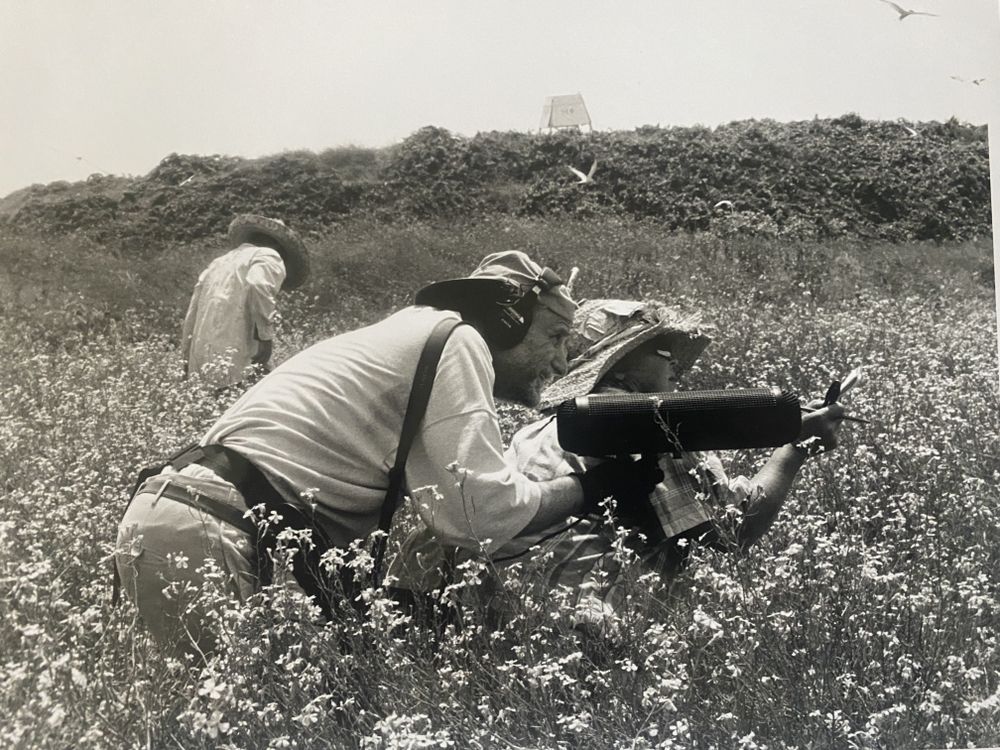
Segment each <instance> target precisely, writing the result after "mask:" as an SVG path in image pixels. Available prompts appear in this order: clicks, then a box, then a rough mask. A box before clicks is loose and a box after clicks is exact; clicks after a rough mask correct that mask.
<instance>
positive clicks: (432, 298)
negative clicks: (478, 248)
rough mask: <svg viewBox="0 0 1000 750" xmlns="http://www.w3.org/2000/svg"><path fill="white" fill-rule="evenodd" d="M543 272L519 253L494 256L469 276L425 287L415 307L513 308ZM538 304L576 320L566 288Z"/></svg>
mask: <svg viewBox="0 0 1000 750" xmlns="http://www.w3.org/2000/svg"><path fill="white" fill-rule="evenodd" d="M542 271H543V269H542V267H541V266H540V265H538V264H537V263H535V261H533V260H532V259H531V258H529V257H528V256H527V255H525V254H524V253H522V252H521V251H519V250H505V251H503V252H499V253H492V254H490V255H487V256H486V257H485V258H483V260H482V261H481V262H480V264H479V266H478V267H477V268H476V270H475V271H473V272H472V273H471V274H469V275H468V276H465V277H463V278H460V279H448V280H446V281H438V282H436V283H434V284H429V285H428V286H425V287H424V288H423V289H421V290H420V291H419V292H417V295H416V297H415V298H414V303H415V304H418V305H431V306H432V307H439V308H441V309H442V310H457V311H458V312H468V311H470V310H477V309H482V308H483V307H484V306H487V305H490V304H501V305H503V304H510V303H511V302H514V301H516V300H517V299H518V298H519V297H521V296H522V295H523V294H524V293H525V292H527V291H528V290H529V289H531V287H532V286H533V285H534V284H535V282H536V281H537V280H538V278H539V277H540V276H541V275H542ZM538 301H539V302H540V303H541V304H543V305H544V306H545V307H547V308H549V309H550V310H552V311H553V312H554V313H556V314H557V315H560V316H562V317H564V318H565V319H566V320H572V319H573V313H574V311H575V310H576V303H575V302H574V301H573V300H572V298H571V297H570V295H569V292H568V290H567V288H566V285H565V284H562V283H561V284H559V285H558V286H556V287H554V288H552V289H549V290H547V291H545V292H543V293H542V294H541V295H540V296H539V298H538Z"/></svg>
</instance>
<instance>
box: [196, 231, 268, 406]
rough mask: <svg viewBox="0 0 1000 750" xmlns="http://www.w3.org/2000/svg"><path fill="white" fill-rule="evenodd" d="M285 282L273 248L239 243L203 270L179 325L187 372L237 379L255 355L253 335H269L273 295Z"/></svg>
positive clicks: (219, 380)
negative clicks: (181, 323) (181, 324)
mask: <svg viewBox="0 0 1000 750" xmlns="http://www.w3.org/2000/svg"><path fill="white" fill-rule="evenodd" d="M284 281H285V264H284V263H283V262H282V260H281V256H280V255H279V254H278V252H277V251H276V250H272V249H271V248H269V247H255V246H254V245H249V244H243V245H240V246H239V247H237V248H236V249H235V250H231V251H230V252H228V253H226V254H225V255H222V256H220V257H218V258H216V259H215V260H213V261H212V262H211V263H210V264H209V266H208V268H206V269H205V270H204V271H202V273H201V276H199V277H198V283H197V284H196V285H195V288H194V294H192V296H191V302H190V304H189V305H188V311H187V315H186V316H185V318H184V325H183V327H182V330H181V349H182V354H183V356H184V358H185V360H187V371H188V372H189V373H194V372H199V371H200V372H201V373H202V374H203V376H204V377H206V378H208V379H209V381H210V382H211V383H212V384H214V385H216V386H225V385H232V384H234V383H238V382H240V381H241V380H242V379H243V376H244V370H245V369H246V367H247V366H248V365H249V364H250V362H251V361H252V360H253V358H254V357H255V356H256V354H257V347H258V340H260V341H267V340H269V339H271V338H272V337H273V335H274V329H273V326H274V311H275V295H276V294H277V293H278V290H279V289H280V288H281V285H282V283H284Z"/></svg>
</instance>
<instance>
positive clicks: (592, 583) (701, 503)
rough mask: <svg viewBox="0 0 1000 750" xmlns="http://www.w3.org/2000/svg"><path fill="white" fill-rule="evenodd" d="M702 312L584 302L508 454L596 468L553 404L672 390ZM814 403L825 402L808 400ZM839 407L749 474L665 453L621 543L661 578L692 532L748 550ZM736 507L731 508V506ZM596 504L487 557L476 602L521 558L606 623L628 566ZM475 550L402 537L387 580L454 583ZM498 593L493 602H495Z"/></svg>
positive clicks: (817, 414) (423, 587)
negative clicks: (562, 433)
mask: <svg viewBox="0 0 1000 750" xmlns="http://www.w3.org/2000/svg"><path fill="white" fill-rule="evenodd" d="M710 330H711V329H710V328H708V327H706V326H704V325H701V324H699V321H698V319H697V317H695V316H686V315H683V314H682V313H681V312H680V311H678V310H677V309H676V308H672V307H670V306H668V305H666V304H663V303H661V302H656V301H635V300H609V299H598V300H590V301H587V302H584V303H583V304H582V305H581V306H580V308H579V309H578V311H577V315H576V318H575V323H574V326H573V334H572V336H571V339H570V343H569V353H570V356H571V357H572V359H571V361H570V365H569V372H568V373H567V374H566V375H565V376H563V377H561V378H559V379H558V380H556V381H555V382H553V383H552V384H551V385H549V386H548V387H547V388H546V389H545V391H544V393H543V394H542V398H541V401H540V404H539V408H540V410H541V411H542V412H543V413H546V412H547V413H548V414H547V416H545V417H543V418H542V419H540V420H538V421H535V422H532V423H530V424H528V425H526V426H525V427H523V428H521V429H520V430H519V431H518V432H517V433H516V434H515V435H514V437H513V439H512V440H511V445H510V447H509V449H508V454H507V458H508V461H509V462H510V463H511V464H512V465H514V466H516V467H517V469H518V471H521V472H523V473H524V475H525V476H527V477H529V478H531V479H533V480H534V481H544V480H546V479H551V478H553V477H560V476H566V475H570V474H574V473H579V472H586V471H589V470H592V469H593V467H594V466H595V465H600V462H601V461H602V459H596V458H584V457H581V456H577V455H575V454H572V453H569V452H567V451H565V450H564V449H563V448H562V447H561V446H560V444H559V439H558V435H557V429H556V427H557V423H556V419H555V415H554V409H555V407H557V406H558V405H559V404H560V403H562V402H563V401H565V400H566V399H571V398H576V397H579V396H585V395H587V394H590V393H616V392H618V393H669V392H673V391H675V390H676V389H677V385H678V378H679V377H680V376H681V375H682V374H683V373H684V371H686V370H687V369H688V368H690V367H691V365H692V364H693V363H694V362H695V361H696V360H697V358H698V357H699V356H700V355H701V353H702V352H703V350H704V349H705V348H706V347H707V346H708V345H709V343H710V342H711V338H710V336H709V333H710ZM811 406H819V404H812V405H811ZM843 415H844V409H843V407H842V406H840V405H838V404H834V405H832V406H829V407H825V408H820V409H818V410H817V411H813V412H810V413H807V414H806V416H805V417H804V418H803V420H802V429H801V432H800V434H799V437H798V440H797V441H796V442H795V443H791V444H788V445H785V446H782V447H780V448H778V449H776V450H775V451H774V453H773V454H772V455H771V457H770V459H769V460H768V461H767V463H766V464H765V465H764V466H763V467H762V468H761V470H760V471H759V472H758V473H757V474H756V475H755V476H754V477H753V478H752V479H748V478H746V477H737V478H734V479H731V478H729V477H728V476H727V475H726V472H725V470H724V468H723V465H722V462H721V461H720V460H719V457H718V455H716V454H715V453H713V452H704V453H703V452H697V453H695V452H689V453H681V454H680V455H679V456H678V457H672V456H670V455H665V456H661V457H660V459H659V466H660V469H661V470H662V471H663V481H662V482H660V483H659V484H658V485H657V486H656V487H655V488H654V489H653V490H652V492H651V493H650V494H649V495H648V497H644V498H642V499H641V500H640V501H639V502H627V503H626V502H620V501H619V502H618V503H617V506H616V508H615V510H614V513H613V515H614V520H615V522H616V524H617V525H618V527H619V528H622V529H624V533H625V534H626V536H625V543H626V545H627V546H628V547H629V548H630V549H631V550H632V552H634V553H635V554H636V555H637V557H638V559H639V561H640V562H641V564H642V565H643V566H645V567H646V568H647V569H650V570H654V571H657V572H659V573H661V574H663V575H665V576H670V575H672V574H674V573H675V572H676V571H677V570H678V569H679V568H681V567H682V566H683V565H684V563H685V561H686V559H687V556H688V554H689V551H690V549H691V548H692V542H698V543H699V544H701V545H704V546H708V547H712V548H715V549H718V550H723V551H726V552H733V551H737V550H741V549H745V548H747V547H749V546H750V545H752V544H754V543H755V542H756V541H757V540H759V539H760V538H761V537H762V536H763V535H764V534H765V533H766V532H767V530H768V529H769V528H770V527H771V524H772V523H773V522H774V520H775V518H776V516H777V515H778V512H779V511H780V509H781V507H782V505H783V503H784V501H785V498H786V497H787V495H788V492H789V490H790V488H791V486H792V482H793V480H794V479H795V477H796V475H797V474H798V471H799V469H800V468H801V467H802V464H803V462H804V461H805V460H806V458H807V457H808V456H810V455H816V454H818V453H821V452H825V451H829V450H832V449H833V448H834V447H836V445H837V434H838V431H839V429H840V425H841V420H842V417H843ZM730 510H736V511H737V512H735V513H732V512H730ZM618 533H619V532H618V531H616V529H615V527H614V526H612V525H610V524H608V523H607V521H606V518H605V516H604V513H603V512H602V511H601V510H600V509H597V510H595V511H593V512H591V513H590V514H587V515H585V516H583V517H582V518H581V519H580V520H579V521H578V522H575V523H571V522H564V521H560V522H558V523H555V524H552V525H551V526H549V527H547V528H544V529H539V530H530V531H527V532H526V533H522V534H519V535H517V536H515V537H514V538H513V539H512V540H511V541H510V542H508V543H506V544H504V545H503V546H502V547H500V548H498V549H496V550H495V551H493V552H492V554H491V555H490V560H491V563H492V566H491V567H492V570H493V571H494V572H495V573H496V575H495V576H493V577H492V578H491V579H489V580H487V582H486V583H485V585H484V586H482V587H481V588H480V590H478V591H475V592H472V593H473V595H472V597H471V599H472V601H474V602H476V603H478V604H484V599H485V600H486V602H485V604H488V605H490V606H494V605H495V604H496V602H497V601H499V600H502V599H503V597H496V596H493V593H495V592H496V588H497V587H498V586H499V587H502V586H503V585H504V582H503V579H504V576H505V575H507V574H508V573H509V574H511V575H514V574H515V573H513V572H511V571H512V570H513V569H512V568H511V566H512V565H513V563H515V562H526V561H528V560H530V561H531V563H530V564H529V565H527V566H525V567H531V568H532V575H535V576H538V580H537V581H535V583H536V584H537V585H540V586H542V587H543V588H544V589H545V590H551V589H554V588H556V587H563V588H565V589H568V590H569V591H570V592H571V594H572V596H573V607H574V615H573V618H574V623H573V624H574V625H575V626H576V627H580V628H581V629H584V630H587V629H591V628H597V629H598V630H603V629H604V628H605V626H606V624H607V622H610V621H611V620H612V618H611V617H610V615H612V614H613V613H614V612H615V610H616V609H618V608H619V607H620V606H621V604H622V602H623V601H624V594H625V590H624V588H625V587H624V586H623V583H622V572H623V565H622V562H621V556H620V555H619V554H616V546H617V541H618V539H617V534H618ZM468 557H469V553H468V552H466V551H455V550H450V549H449V548H448V547H447V546H446V545H443V544H441V540H439V539H436V538H435V535H434V533H433V531H432V530H431V529H429V528H419V529H417V530H415V531H413V532H411V534H410V535H409V537H408V538H407V539H406V540H405V541H404V543H403V545H402V549H401V552H400V554H399V555H398V556H397V557H396V559H395V560H394V561H393V564H392V566H391V567H390V570H389V576H390V578H394V579H395V581H396V585H397V586H398V587H399V588H401V589H403V590H405V591H411V592H416V593H414V594H412V595H411V596H420V595H424V596H426V595H427V593H428V592H432V591H434V590H435V589H438V588H440V587H441V586H442V585H444V584H447V583H448V582H449V581H448V580H447V575H448V573H447V571H448V570H449V569H450V568H452V567H453V566H454V565H456V564H458V563H460V562H462V561H463V560H464V559H467V558H468ZM491 598H492V601H491Z"/></svg>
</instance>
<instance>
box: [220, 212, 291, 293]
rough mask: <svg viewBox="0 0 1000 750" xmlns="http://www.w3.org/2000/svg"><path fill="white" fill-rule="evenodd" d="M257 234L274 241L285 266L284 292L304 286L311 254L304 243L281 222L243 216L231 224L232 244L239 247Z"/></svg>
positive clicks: (261, 217)
mask: <svg viewBox="0 0 1000 750" xmlns="http://www.w3.org/2000/svg"><path fill="white" fill-rule="evenodd" d="M256 234H262V235H264V236H266V237H268V238H270V239H272V240H274V242H275V245H276V247H275V248H274V249H275V250H277V251H278V254H279V255H280V256H281V259H282V260H283V261H284V263H285V281H284V283H283V284H282V285H281V288H282V289H295V288H296V287H299V286H302V284H303V282H304V281H305V280H306V278H307V277H308V276H309V252H308V251H307V250H306V246H305V243H303V242H302V240H301V239H300V238H299V236H298V235H297V234H296V233H295V232H294V231H293V230H292V229H291V228H289V227H287V226H286V225H285V222H283V221H282V220H281V219H269V218H267V217H266V216H257V215H256V214H240V215H239V216H237V217H236V218H235V219H233V220H232V222H231V223H230V224H229V241H230V242H231V243H232V244H233V246H234V247H238V246H240V245H242V244H243V243H244V242H246V241H247V240H248V239H250V238H252V237H253V236H254V235H256Z"/></svg>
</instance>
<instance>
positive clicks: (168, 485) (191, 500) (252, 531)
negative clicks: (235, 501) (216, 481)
mask: <svg viewBox="0 0 1000 750" xmlns="http://www.w3.org/2000/svg"><path fill="white" fill-rule="evenodd" d="M139 491H140V492H141V493H142V494H151V495H157V496H159V497H166V498H169V499H170V500H174V501H176V502H179V503H184V504H185V505H187V506H190V507H192V508H195V509H196V510H200V511H204V512H205V513H208V514H209V515H210V516H215V518H217V519H219V520H220V521H224V522H225V523H227V524H229V525H230V526H235V527H236V528H238V529H239V530H240V531H243V532H245V533H246V534H249V535H250V536H252V537H256V535H257V524H255V523H254V522H253V521H251V520H250V519H249V518H246V517H245V516H244V515H243V514H244V513H245V511H244V510H243V509H242V508H236V507H233V506H232V505H228V504H227V503H225V502H224V501H222V500H220V499H218V498H215V497H212V496H211V495H209V494H207V493H205V492H202V491H200V490H199V489H198V488H196V487H191V486H189V485H185V484H182V483H180V482H178V481H177V480H176V477H174V476H163V475H158V476H155V477H152V478H151V479H147V480H146V481H145V482H144V483H143V485H142V488H141V489H140V490H139Z"/></svg>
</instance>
